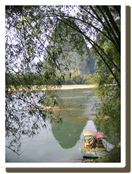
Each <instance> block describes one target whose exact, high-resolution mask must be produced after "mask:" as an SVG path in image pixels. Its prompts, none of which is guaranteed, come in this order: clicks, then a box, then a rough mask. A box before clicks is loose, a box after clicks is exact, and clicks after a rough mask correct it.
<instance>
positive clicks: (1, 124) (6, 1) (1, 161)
mask: <svg viewBox="0 0 132 174" xmlns="http://www.w3.org/2000/svg"><path fill="white" fill-rule="evenodd" d="M102 2H104V1H102V0H101V1H100V3H99V1H97V0H96V1H95V0H92V4H91V3H90V2H88V3H89V4H88V5H121V163H106V164H105V163H81V164H80V163H5V143H4V142H5V133H4V130H5V117H4V116H5V110H4V109H5V103H4V102H3V101H5V95H4V92H3V91H5V85H2V87H1V90H0V92H1V97H2V102H1V108H2V114H1V117H0V118H1V120H0V128H1V131H0V137H1V139H2V141H1V142H2V144H1V143H0V147H1V148H0V149H1V151H0V154H1V155H0V166H2V167H32V168H33V167H34V168H36V167H43V168H44V167H46V168H58V167H59V168H63V167H67V168H71V167H72V168H73V167H74V168H80V167H82V168H109V167H112V168H118V167H119V168H121V167H122V168H124V167H125V165H126V164H125V162H126V159H125V156H126V155H125V152H126V146H125V142H126V141H124V140H126V137H125V135H126V119H125V118H126V117H125V116H126V101H125V98H126V96H125V91H126V88H125V85H126V79H125V77H126V66H125V65H126V61H125V56H126V54H125V45H126V43H125V33H126V32H125V8H126V6H125V1H123V0H122V1H121V0H120V1H119V0H117V1H115V0H111V1H105V4H103V3H102ZM31 3H33V4H31ZM78 3H80V2H79V1H78ZM55 4H56V5H61V4H60V3H58V1H55ZM64 4H65V3H64ZM75 4H76V5H79V4H77V2H74V1H67V3H66V4H65V5H75ZM81 4H83V5H87V4H85V3H83V1H81ZM5 5H54V3H53V1H48V2H47V3H46V4H44V2H43V1H40V0H38V1H34V2H32V1H30V2H29V1H27V0H23V1H16V0H12V1H10V0H2V1H0V12H1V15H0V21H1V24H2V25H1V26H2V27H1V29H0V31H1V32H0V38H1V47H0V48H2V50H3V52H2V54H1V57H2V59H1V61H2V63H1V68H0V69H1V71H2V72H1V74H2V77H3V83H2V84H4V83H5V71H4V70H3V67H4V65H5V61H4V58H3V57H5V51H4V50H5V47H4V44H3V43H4V42H5V38H4V33H5V28H4V27H5Z"/></svg>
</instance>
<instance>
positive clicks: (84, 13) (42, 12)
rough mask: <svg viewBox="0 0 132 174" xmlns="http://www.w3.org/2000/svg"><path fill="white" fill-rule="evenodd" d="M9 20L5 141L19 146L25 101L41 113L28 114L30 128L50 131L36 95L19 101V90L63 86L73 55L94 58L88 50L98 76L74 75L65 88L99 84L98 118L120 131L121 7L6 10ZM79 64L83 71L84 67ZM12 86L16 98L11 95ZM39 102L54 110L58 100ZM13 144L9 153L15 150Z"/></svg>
mask: <svg viewBox="0 0 132 174" xmlns="http://www.w3.org/2000/svg"><path fill="white" fill-rule="evenodd" d="M5 17H6V19H5V24H6V26H5V28H6V35H5V42H6V43H5V64H6V65H5V71H6V112H5V113H6V118H5V119H6V135H7V136H9V135H10V134H11V135H12V136H13V137H14V138H16V139H18V142H19V139H20V137H18V138H17V132H18V130H20V129H21V122H20V120H21V119H23V115H24V114H23V111H22V109H21V108H22V106H21V105H22V102H24V106H25V107H26V106H27V105H28V104H29V101H27V100H26V95H29V96H30V99H31V101H30V102H31V103H32V102H34V103H33V106H35V107H37V109H36V110H35V111H34V110H30V113H29V114H30V115H32V114H34V112H35V113H36V115H37V116H36V121H35V123H33V125H34V124H35V126H32V128H33V127H34V128H35V129H37V128H38V127H37V125H36V124H37V120H39V119H40V120H41V121H42V122H43V121H44V125H46V123H45V119H43V118H46V116H47V117H50V116H49V115H50V113H47V112H46V111H42V110H41V109H38V103H35V100H34V97H35V96H34V95H33V94H32V93H27V92H26V91H24V90H23V93H22V94H20V96H19V95H18V93H17V89H18V87H19V86H20V85H23V86H24V87H27V88H29V89H30V86H31V85H32V84H33V85H36V84H37V85H45V86H46V87H47V88H48V86H47V85H49V84H50V85H61V83H62V82H64V81H65V77H66V76H65V74H66V71H67V70H69V67H68V65H69V61H70V59H69V60H68V54H69V56H71V54H70V53H69V50H70V52H73V51H76V53H77V54H78V55H80V57H81V58H83V57H85V58H86V55H88V54H89V53H90V52H91V51H90V50H89V49H88V47H89V46H91V49H92V55H93V57H96V59H95V63H96V65H95V68H96V74H94V75H88V76H87V77H86V76H85V77H84V76H82V75H80V74H78V75H74V74H73V75H72V74H71V76H70V77H69V79H70V80H69V79H68V78H67V79H66V83H73V82H74V83H84V82H85V83H88V84H91V83H98V87H99V88H98V91H97V93H98V95H99V96H100V98H101V107H100V110H99V114H98V116H105V115H108V116H109V117H110V120H111V121H110V123H108V124H113V125H114V126H116V128H117V131H119V130H120V6H6V16H5ZM85 54H86V55H85ZM90 54H91V53H90ZM74 56H76V55H75V54H74ZM74 56H73V57H74ZM87 58H88V59H89V58H90V56H88V57H87ZM80 60H81V59H80ZM72 61H73V60H72ZM88 61H89V60H88ZM88 61H87V62H88ZM77 63H79V64H80V65H81V61H80V62H79V61H78V62H77ZM74 67H75V65H74V66H73V68H72V69H71V70H74ZM106 84H113V85H110V86H106ZM11 85H12V86H14V87H15V90H16V92H14V93H12V91H11V89H12V86H11ZM24 92H25V94H24ZM37 95H38V94H36V96H37ZM38 97H40V96H38ZM18 98H19V100H20V101H21V102H20V103H19V104H20V107H18V108H16V106H15V105H16V104H13V101H15V99H18ZM41 98H42V99H43V101H44V103H47V102H48V105H50V102H51V103H53V104H54V105H56V104H57V100H58V98H57V97H56V94H55V91H51V93H44V94H43V96H41ZM14 111H16V112H14ZM15 113H18V115H19V117H20V118H19V119H18V118H17V115H16V114H15ZM34 115H35V114H34ZM25 116H26V115H25ZM27 117H28V114H27ZM28 118H29V117H28ZM50 118H52V114H51V117H50ZM29 121H30V119H29ZM16 122H17V124H16V125H17V126H16V127H15V126H14V123H16ZM12 125H13V126H12ZM38 130H39V128H38ZM20 132H21V130H20ZM29 135H30V133H29ZM12 144H13V143H12ZM12 144H11V145H10V146H9V148H14V147H13V146H12Z"/></svg>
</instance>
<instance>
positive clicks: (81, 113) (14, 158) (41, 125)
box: [5, 89, 99, 162]
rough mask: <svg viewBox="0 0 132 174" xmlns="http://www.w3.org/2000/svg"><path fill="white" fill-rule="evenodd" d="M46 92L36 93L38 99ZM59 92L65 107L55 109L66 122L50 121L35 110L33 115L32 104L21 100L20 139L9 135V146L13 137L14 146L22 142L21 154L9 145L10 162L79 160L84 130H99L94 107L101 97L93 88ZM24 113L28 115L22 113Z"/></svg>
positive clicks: (7, 154)
mask: <svg viewBox="0 0 132 174" xmlns="http://www.w3.org/2000/svg"><path fill="white" fill-rule="evenodd" d="M42 93H43V92H42V91H39V92H38V91H36V92H35V93H34V94H33V95H34V100H35V101H36V102H38V101H37V100H38V98H39V97H40V96H41V95H42ZM57 93H58V95H59V96H60V98H61V99H62V102H61V103H60V106H61V107H59V106H58V107H57V108H54V109H53V113H54V115H55V116H56V117H57V116H61V117H62V123H55V122H50V120H49V119H48V118H47V119H45V118H44V119H43V118H42V117H41V118H39V117H38V116H36V115H35V114H34V115H33V114H32V115H30V114H29V108H27V107H26V106H25V105H24V103H21V105H20V104H19V106H21V109H18V113H14V114H16V116H18V119H19V122H21V124H19V125H21V127H20V129H19V131H18V132H19V141H16V140H13V135H12V134H11V135H8V137H6V146H7V147H8V146H9V144H11V141H13V143H14V148H15V147H16V148H17V146H19V148H18V153H19V155H17V154H16V153H14V152H13V151H12V150H11V148H13V146H10V147H11V148H10V149H9V148H6V149H5V150H6V162H76V161H77V160H78V159H82V158H83V157H82V154H81V150H80V148H81V146H82V139H83V136H82V131H83V129H90V130H92V131H94V132H96V131H97V130H96V126H95V124H94V119H95V116H94V114H95V111H94V110H93V107H94V104H95V103H97V102H99V100H98V98H97V97H96V96H95V94H94V93H93V91H92V89H75V90H60V91H59V90H58V92H57ZM12 95H13V94H12ZM17 95H19V93H18V94H17ZM18 98H19V97H18ZM18 98H17V99H16V101H15V102H16V103H15V104H14V106H15V107H16V108H17V107H19V106H18V103H19V102H20V101H19V99H18ZM27 100H29V101H30V98H28V97H27ZM30 102H33V101H30ZM30 112H31V111H30ZM20 113H23V114H22V115H23V117H24V116H25V117H24V118H23V117H22V116H20V115H21V114H20ZM14 124H16V122H15V123H14ZM15 136H18V135H17V134H16V135H15ZM15 141H16V142H15ZM13 143H12V144H13ZM15 143H16V144H15Z"/></svg>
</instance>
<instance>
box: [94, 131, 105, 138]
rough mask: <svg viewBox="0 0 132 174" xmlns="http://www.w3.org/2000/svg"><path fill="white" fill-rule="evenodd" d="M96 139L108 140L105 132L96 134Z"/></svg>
mask: <svg viewBox="0 0 132 174" xmlns="http://www.w3.org/2000/svg"><path fill="white" fill-rule="evenodd" d="M94 135H95V137H96V138H107V137H106V135H105V134H104V133H103V132H94Z"/></svg>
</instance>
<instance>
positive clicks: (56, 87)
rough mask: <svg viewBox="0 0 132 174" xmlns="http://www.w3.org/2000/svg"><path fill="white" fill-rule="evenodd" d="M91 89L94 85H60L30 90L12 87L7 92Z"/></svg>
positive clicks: (34, 87) (36, 87)
mask: <svg viewBox="0 0 132 174" xmlns="http://www.w3.org/2000/svg"><path fill="white" fill-rule="evenodd" d="M91 88H96V85H62V86H48V87H45V86H32V87H31V88H30V89H28V88H24V87H20V88H18V89H15V88H14V87H11V88H10V89H9V91H22V90H26V91H34V90H36V91H37V90H42V91H44V90H71V89H91Z"/></svg>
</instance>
